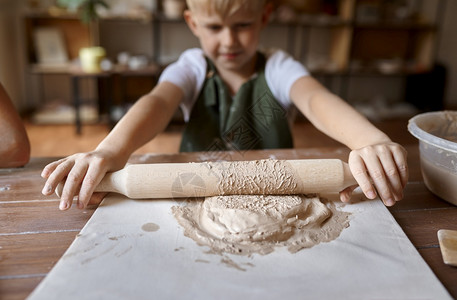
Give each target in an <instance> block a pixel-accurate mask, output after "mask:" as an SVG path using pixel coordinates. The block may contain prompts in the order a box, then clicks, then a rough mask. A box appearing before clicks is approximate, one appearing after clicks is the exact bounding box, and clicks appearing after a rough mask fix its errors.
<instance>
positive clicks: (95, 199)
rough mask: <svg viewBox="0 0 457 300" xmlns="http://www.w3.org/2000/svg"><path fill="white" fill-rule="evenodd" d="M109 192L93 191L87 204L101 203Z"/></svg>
mask: <svg viewBox="0 0 457 300" xmlns="http://www.w3.org/2000/svg"><path fill="white" fill-rule="evenodd" d="M107 194H108V193H105V192H103V193H93V194H92V196H91V197H90V200H89V203H87V205H99V204H100V203H101V202H102V200H103V199H104V198H105V196H106V195H107Z"/></svg>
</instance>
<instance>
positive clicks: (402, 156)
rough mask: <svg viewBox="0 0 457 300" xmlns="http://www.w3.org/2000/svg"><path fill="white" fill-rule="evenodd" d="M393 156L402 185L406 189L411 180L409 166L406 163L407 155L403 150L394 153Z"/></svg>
mask: <svg viewBox="0 0 457 300" xmlns="http://www.w3.org/2000/svg"><path fill="white" fill-rule="evenodd" d="M392 156H393V159H394V162H395V164H396V165H397V170H398V173H399V174H400V178H401V185H402V186H403V188H404V187H405V186H406V183H407V182H408V178H409V171H408V164H407V163H406V162H407V160H406V158H407V153H406V151H404V150H403V148H402V149H401V150H400V151H392Z"/></svg>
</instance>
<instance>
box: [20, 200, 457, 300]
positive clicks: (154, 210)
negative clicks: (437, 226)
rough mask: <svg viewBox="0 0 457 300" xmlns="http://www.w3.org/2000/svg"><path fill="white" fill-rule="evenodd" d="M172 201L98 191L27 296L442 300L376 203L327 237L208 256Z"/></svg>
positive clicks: (354, 207)
mask: <svg viewBox="0 0 457 300" xmlns="http://www.w3.org/2000/svg"><path fill="white" fill-rule="evenodd" d="M173 205H181V204H180V203H178V202H176V201H174V200H130V199H127V198H125V197H123V196H119V195H110V196H108V197H107V198H106V199H105V200H104V202H103V203H102V204H101V205H100V207H99V208H98V209H97V210H96V212H95V213H94V214H93V216H92V218H91V219H90V220H89V222H88V223H87V224H86V226H85V227H84V228H83V229H82V231H81V233H80V234H79V235H78V237H77V238H76V239H75V241H74V242H73V244H72V245H71V246H70V248H69V249H68V250H67V252H66V253H65V255H64V256H63V257H62V258H61V259H60V260H59V262H58V263H57V264H56V266H55V267H54V268H53V269H52V270H51V272H50V273H49V274H48V276H47V277H46V278H45V279H44V280H43V281H42V282H41V283H40V285H39V286H38V287H37V288H36V289H35V291H34V292H33V293H32V294H31V295H30V297H29V299H31V300H37V299H46V300H51V299H59V300H61V299H78V300H79V299H110V300H112V299H230V300H235V299H265V300H266V299H452V298H451V297H450V295H449V294H448V292H447V291H446V290H445V288H444V287H443V286H442V284H441V283H440V282H439V280H438V279H437V278H436V277H435V275H434V274H433V272H432V271H431V270H430V268H429V267H428V265H427V264H426V263H425V262H424V260H423V259H422V258H421V256H420V255H419V253H418V252H417V250H416V249H415V248H414V246H413V245H412V244H411V242H410V241H409V240H408V238H407V237H406V235H405V234H404V233H403V231H402V230H401V228H400V227H399V226H398V224H397V223H396V221H395V219H394V218H393V217H392V215H391V214H390V212H389V211H388V210H387V209H386V208H385V207H384V205H383V204H382V202H381V201H380V200H374V201H362V202H359V203H355V204H351V205H346V206H344V207H343V208H342V209H343V210H345V211H349V212H351V213H352V215H351V221H350V227H349V228H347V229H345V230H343V232H342V234H341V235H340V237H339V238H337V239H336V240H334V241H332V242H330V243H322V244H319V245H317V246H315V247H313V248H310V249H304V250H302V251H299V252H298V253H295V254H291V253H289V252H288V251H287V250H286V249H277V250H276V251H275V252H273V253H271V254H268V255H265V256H262V255H253V256H251V257H246V256H236V255H222V256H221V255H217V254H210V253H208V250H209V249H208V248H207V247H201V246H198V245H197V244H196V243H195V242H194V241H193V240H191V239H189V238H187V237H185V236H184V235H183V231H182V228H181V227H180V226H179V224H178V223H177V221H176V220H175V219H174V217H173V215H172V214H171V207H172V206H173ZM145 224H147V225H145ZM155 225H158V227H159V228H158V230H156V231H154V230H155V229H157V226H155ZM145 229H146V230H145ZM151 229H153V230H151Z"/></svg>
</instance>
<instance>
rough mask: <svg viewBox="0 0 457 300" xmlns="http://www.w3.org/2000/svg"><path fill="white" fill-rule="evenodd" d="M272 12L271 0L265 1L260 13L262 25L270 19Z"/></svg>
mask: <svg viewBox="0 0 457 300" xmlns="http://www.w3.org/2000/svg"><path fill="white" fill-rule="evenodd" d="M272 12H273V3H271V1H267V3H266V4H265V7H264V8H263V13H262V26H266V25H267V24H268V22H269V21H270V16H271V13H272Z"/></svg>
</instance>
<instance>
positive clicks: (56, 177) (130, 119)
mask: <svg viewBox="0 0 457 300" xmlns="http://www.w3.org/2000/svg"><path fill="white" fill-rule="evenodd" d="M182 96H183V95H182V92H181V89H180V88H178V87H177V86H175V85H174V84H171V83H168V82H162V83H160V84H158V85H157V86H156V87H155V88H154V89H153V90H152V91H151V92H150V93H149V94H147V95H145V96H143V97H141V98H140V99H139V100H138V101H137V102H136V103H135V104H134V105H133V106H132V108H131V109H130V110H129V111H128V112H127V114H126V115H125V116H124V117H123V118H122V119H121V120H120V121H119V122H118V123H117V125H116V126H115V127H114V128H113V130H112V131H111V132H110V133H109V134H108V136H107V137H106V138H105V139H104V140H103V141H102V142H101V143H100V144H99V145H98V146H97V148H96V149H95V150H94V151H91V152H88V153H77V154H74V155H71V156H69V157H67V158H64V159H61V160H59V161H56V162H53V163H51V164H49V165H47V166H46V167H45V168H44V169H43V171H42V177H44V178H47V181H46V184H45V186H44V188H43V194H45V195H50V194H52V193H53V192H54V190H55V188H56V187H57V185H58V184H59V183H60V182H61V181H63V180H64V179H65V178H66V181H65V186H64V188H63V191H62V195H61V200H60V209H62V210H65V209H68V208H69V207H70V206H71V203H72V200H73V197H74V196H76V195H78V207H79V208H84V207H85V206H86V205H87V204H88V203H89V200H90V199H91V196H92V194H93V192H94V189H95V187H96V186H97V185H98V184H99V183H100V181H101V180H102V179H103V177H104V175H105V174H106V172H109V171H115V170H119V169H121V168H122V167H124V165H125V164H126V163H127V160H128V159H129V157H130V155H131V154H132V153H133V152H134V151H135V150H136V149H138V148H139V147H140V146H142V145H143V144H145V143H146V142H148V141H149V140H151V139H152V138H154V137H155V136H156V135H157V134H158V133H160V132H161V131H162V130H164V129H165V127H166V126H167V124H168V123H169V121H170V119H171V117H172V116H173V114H174V112H175V111H176V109H177V108H178V106H179V103H180V100H181V98H182Z"/></svg>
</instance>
